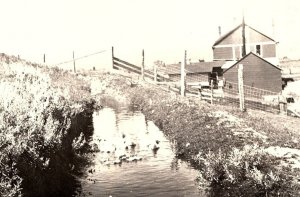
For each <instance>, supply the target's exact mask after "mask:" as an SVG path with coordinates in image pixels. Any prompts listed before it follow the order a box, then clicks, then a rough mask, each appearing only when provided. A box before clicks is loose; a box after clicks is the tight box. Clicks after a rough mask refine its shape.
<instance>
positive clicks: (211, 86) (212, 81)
mask: <svg viewBox="0 0 300 197" xmlns="http://www.w3.org/2000/svg"><path fill="white" fill-rule="evenodd" d="M213 83H214V80H210V93H211V94H210V104H213V94H214V92H213V87H214V84H213Z"/></svg>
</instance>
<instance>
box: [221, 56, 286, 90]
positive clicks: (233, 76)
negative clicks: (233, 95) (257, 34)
mask: <svg viewBox="0 0 300 197" xmlns="http://www.w3.org/2000/svg"><path fill="white" fill-rule="evenodd" d="M240 64H242V65H243V76H244V85H247V86H250V87H255V88H259V89H264V90H268V91H271V92H274V93H280V92H281V91H282V80H281V69H280V68H279V67H277V66H275V65H273V64H272V63H270V62H268V61H267V60H265V59H264V58H262V57H260V56H258V55H256V54H254V53H252V52H250V53H248V54H247V55H246V56H244V57H243V58H242V59H240V60H239V61H237V62H236V63H235V64H233V65H232V66H231V67H229V68H227V69H226V70H224V72H223V79H224V80H225V83H226V84H227V85H228V84H230V83H238V68H239V65H240Z"/></svg>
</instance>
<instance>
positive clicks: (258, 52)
mask: <svg viewBox="0 0 300 197" xmlns="http://www.w3.org/2000/svg"><path fill="white" fill-rule="evenodd" d="M255 53H256V54H257V55H261V46H260V45H256V47H255Z"/></svg>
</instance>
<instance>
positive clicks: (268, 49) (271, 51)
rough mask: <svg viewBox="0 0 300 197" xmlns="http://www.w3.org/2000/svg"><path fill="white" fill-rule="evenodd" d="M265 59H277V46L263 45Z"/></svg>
mask: <svg viewBox="0 0 300 197" xmlns="http://www.w3.org/2000/svg"><path fill="white" fill-rule="evenodd" d="M262 51H263V57H266V58H268V57H276V45H275V44H265V45H262Z"/></svg>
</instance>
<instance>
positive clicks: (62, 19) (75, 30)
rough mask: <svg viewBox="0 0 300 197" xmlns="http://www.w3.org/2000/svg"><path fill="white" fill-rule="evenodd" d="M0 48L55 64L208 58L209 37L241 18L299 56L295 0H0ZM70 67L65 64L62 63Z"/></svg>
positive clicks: (280, 50) (280, 51) (299, 13)
mask: <svg viewBox="0 0 300 197" xmlns="http://www.w3.org/2000/svg"><path fill="white" fill-rule="evenodd" d="M0 1H1V8H2V9H1V11H0V17H1V19H2V20H1V23H0V24H1V26H2V28H1V30H0V52H3V53H7V54H9V55H20V57H21V58H24V59H27V60H30V61H34V62H38V63H39V62H42V61H43V54H46V63H47V64H50V65H55V64H58V63H60V62H64V61H68V60H72V52H73V51H74V53H75V58H76V57H81V56H84V55H87V54H91V53H95V52H102V51H103V52H102V53H99V54H97V55H94V56H90V57H89V58H86V59H82V60H78V62H76V64H77V65H78V66H79V65H81V66H83V67H84V66H87V67H89V68H90V67H91V66H95V67H96V68H98V67H101V66H104V65H107V66H111V47H112V46H114V49H115V56H117V57H119V58H121V59H124V60H127V61H129V62H132V63H135V64H141V61H142V57H141V54H142V49H144V50H145V63H146V66H151V65H152V64H153V62H154V61H155V60H162V61H164V62H165V63H176V62H179V61H181V60H182V59H183V55H184V50H187V57H188V59H191V61H198V60H199V59H205V60H206V61H210V60H212V45H213V43H214V42H215V41H216V40H217V39H218V37H219V33H218V26H221V29H222V34H224V33H226V32H228V31H230V30H231V29H233V28H234V27H236V26H237V25H239V24H240V23H241V21H242V16H243V13H244V16H245V21H246V23H247V24H248V25H250V26H252V27H254V28H255V29H257V30H259V31H261V32H262V33H264V34H266V35H268V36H270V37H272V38H274V39H275V40H276V41H278V42H279V44H278V45H277V55H278V57H279V58H281V57H284V56H287V57H289V58H292V59H300V45H299V43H300V36H299V35H300V28H299V23H300V22H299V19H300V1H297V0H276V1H274V0H273V1H271V0H264V1H262V0H226V1H224V0H0ZM61 66H65V67H67V68H71V67H72V65H67V64H66V65H64V64H62V65H61Z"/></svg>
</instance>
